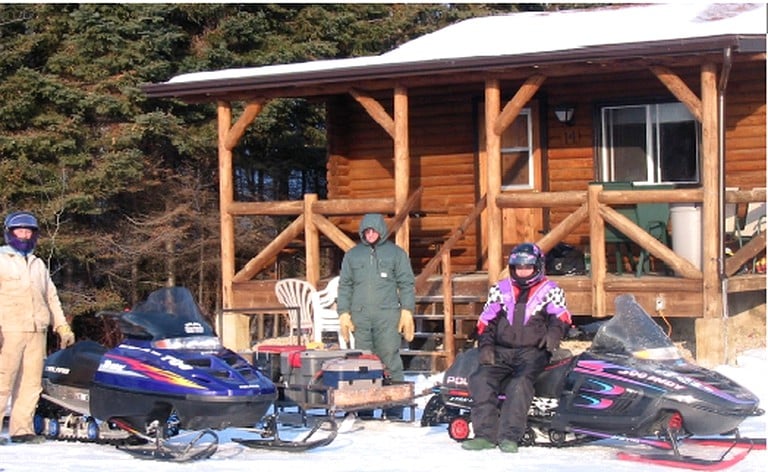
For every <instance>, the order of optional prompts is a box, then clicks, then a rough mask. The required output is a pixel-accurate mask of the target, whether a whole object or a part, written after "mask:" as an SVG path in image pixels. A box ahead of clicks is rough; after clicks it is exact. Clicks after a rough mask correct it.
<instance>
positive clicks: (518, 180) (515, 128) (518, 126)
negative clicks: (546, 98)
mask: <svg viewBox="0 0 768 472" xmlns="http://www.w3.org/2000/svg"><path fill="white" fill-rule="evenodd" d="M532 133H533V130H532V128H531V110H530V109H528V108H526V109H524V110H521V111H520V114H519V115H518V117H517V118H516V119H515V121H514V122H512V124H511V125H509V128H507V129H506V130H505V131H504V133H503V134H502V135H501V189H502V190H517V189H531V188H533V149H531V142H532V141H533V140H532V138H531V136H532Z"/></svg>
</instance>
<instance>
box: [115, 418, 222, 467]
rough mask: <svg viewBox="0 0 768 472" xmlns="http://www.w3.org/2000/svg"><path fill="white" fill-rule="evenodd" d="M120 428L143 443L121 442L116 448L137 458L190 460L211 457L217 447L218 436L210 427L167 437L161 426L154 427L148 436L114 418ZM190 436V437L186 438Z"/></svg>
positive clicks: (171, 460) (173, 460) (167, 460)
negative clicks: (153, 434) (153, 433)
mask: <svg viewBox="0 0 768 472" xmlns="http://www.w3.org/2000/svg"><path fill="white" fill-rule="evenodd" d="M115 423H116V424H117V425H118V426H120V427H121V428H123V429H125V430H126V431H129V432H130V433H132V434H133V435H134V436H136V437H137V438H140V439H142V440H144V441H146V442H145V443H144V444H121V445H119V446H117V448H118V449H119V450H121V451H124V452H127V453H128V454H130V455H132V456H133V457H136V458H138V459H152V460H159V461H166V462H191V461H196V460H200V459H207V458H209V457H211V456H212V455H213V454H214V453H215V452H216V450H217V449H218V447H219V436H218V435H217V434H216V433H215V432H214V431H212V430H210V429H205V430H201V431H192V432H189V433H186V434H180V435H178V436H175V437H173V438H172V439H168V438H165V437H163V436H164V431H163V428H154V429H153V430H154V431H155V436H154V437H152V436H149V435H146V434H143V433H141V432H139V431H137V430H136V429H134V428H131V427H130V426H129V425H128V424H126V423H125V422H123V421H120V420H115ZM188 437H191V438H192V439H190V440H186V438H188Z"/></svg>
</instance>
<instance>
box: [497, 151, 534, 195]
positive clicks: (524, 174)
mask: <svg viewBox="0 0 768 472" xmlns="http://www.w3.org/2000/svg"><path fill="white" fill-rule="evenodd" d="M529 175H530V167H529V161H528V151H525V152H505V153H504V154H502V155H501V182H502V187H509V186H528V185H529V177H528V176H529Z"/></svg>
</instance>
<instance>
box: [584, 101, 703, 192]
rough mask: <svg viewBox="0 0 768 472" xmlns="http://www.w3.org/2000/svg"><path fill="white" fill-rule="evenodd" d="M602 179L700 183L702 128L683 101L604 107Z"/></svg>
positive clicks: (610, 180)
mask: <svg viewBox="0 0 768 472" xmlns="http://www.w3.org/2000/svg"><path fill="white" fill-rule="evenodd" d="M599 110H600V124H601V130H600V131H601V141H600V142H601V173H602V176H601V179H602V180H605V181H608V182H636V183H641V184H642V183H649V184H655V183H698V182H699V153H700V147H699V143H700V142H701V140H700V137H701V130H700V127H699V125H698V123H697V122H696V120H695V119H694V118H693V115H691V113H690V112H689V111H688V109H687V108H685V106H684V105H683V104H682V103H654V104H645V105H625V106H605V107H601V108H600V109H599Z"/></svg>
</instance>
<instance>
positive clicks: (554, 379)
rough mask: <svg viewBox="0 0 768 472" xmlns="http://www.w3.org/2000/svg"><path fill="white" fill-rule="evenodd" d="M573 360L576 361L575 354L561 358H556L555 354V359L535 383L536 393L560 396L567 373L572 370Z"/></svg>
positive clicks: (546, 395)
mask: <svg viewBox="0 0 768 472" xmlns="http://www.w3.org/2000/svg"><path fill="white" fill-rule="evenodd" d="M573 362H576V358H575V357H573V356H567V357H562V358H559V360H554V356H553V360H552V361H551V362H550V363H549V365H548V366H547V367H546V368H545V369H544V372H542V373H541V374H539V376H538V378H537V379H536V383H535V384H534V385H535V390H536V395H537V396H539V397H559V396H560V391H561V390H562V387H563V383H564V382H565V377H566V374H567V373H568V372H570V371H571V364H572V363H573Z"/></svg>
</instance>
